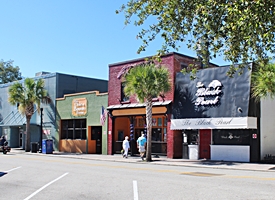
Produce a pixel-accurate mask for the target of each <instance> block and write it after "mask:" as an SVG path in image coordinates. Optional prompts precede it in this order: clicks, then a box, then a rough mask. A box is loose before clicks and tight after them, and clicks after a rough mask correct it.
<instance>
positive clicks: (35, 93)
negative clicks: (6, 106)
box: [8, 78, 51, 152]
mask: <svg viewBox="0 0 275 200" xmlns="http://www.w3.org/2000/svg"><path fill="white" fill-rule="evenodd" d="M8 100H9V102H10V103H11V104H12V105H16V104H17V103H19V107H18V109H19V111H20V112H21V113H22V114H25V116H26V120H27V122H26V140H25V141H26V142H25V151H26V152H29V151H30V139H31V135H30V120H31V117H32V115H33V114H34V112H35V110H34V105H36V109H37V111H38V112H40V103H41V102H43V103H50V101H51V100H50V98H49V97H48V96H47V90H45V89H44V80H43V79H38V80H37V81H36V80H34V79H31V78H26V79H25V80H24V84H23V83H20V82H15V83H14V84H13V85H11V86H10V87H9V99H8Z"/></svg>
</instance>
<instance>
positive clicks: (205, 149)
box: [199, 129, 212, 159]
mask: <svg viewBox="0 0 275 200" xmlns="http://www.w3.org/2000/svg"><path fill="white" fill-rule="evenodd" d="M211 132H212V130H211V129H201V130H200V135H199V141H200V142H199V153H200V154H199V158H200V159H210V144H211Z"/></svg>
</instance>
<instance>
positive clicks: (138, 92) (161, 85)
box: [124, 63, 171, 162]
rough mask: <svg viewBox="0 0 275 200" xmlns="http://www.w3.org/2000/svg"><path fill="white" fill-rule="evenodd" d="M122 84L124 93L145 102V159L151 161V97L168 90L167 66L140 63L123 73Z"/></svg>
mask: <svg viewBox="0 0 275 200" xmlns="http://www.w3.org/2000/svg"><path fill="white" fill-rule="evenodd" d="M124 86H125V87H124V93H125V95H127V96H131V95H134V96H135V97H136V98H137V100H138V101H139V102H141V103H144V102H145V105H146V124H147V153H146V161H147V162H150V161H152V157H151V152H152V145H151V138H152V99H153V97H156V96H159V95H163V94H164V93H165V92H168V91H169V90H170V88H171V86H170V80H169V71H168V69H167V68H165V67H163V66H156V65H155V64H153V63H146V64H140V65H137V66H135V67H134V68H132V69H130V70H129V71H128V73H126V74H125V82H124Z"/></svg>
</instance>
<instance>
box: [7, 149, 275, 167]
mask: <svg viewBox="0 0 275 200" xmlns="http://www.w3.org/2000/svg"><path fill="white" fill-rule="evenodd" d="M8 154H29V155H33V156H54V157H64V158H75V159H87V160H99V161H100V160H102V161H112V162H127V163H139V164H147V162H146V161H142V160H141V158H140V157H138V156H129V157H128V158H122V156H121V155H120V154H115V155H98V154H78V153H64V152H53V154H42V153H31V152H25V151H24V150H22V149H17V148H12V149H11V152H9V153H8ZM152 160H153V162H150V164H155V165H170V166H182V167H197V168H213V169H215V168H216V169H232V170H251V171H270V172H275V164H262V163H239V162H225V161H209V160H189V159H168V158H167V157H165V156H159V157H158V158H156V157H154V156H153V155H152Z"/></svg>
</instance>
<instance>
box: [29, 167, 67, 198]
mask: <svg viewBox="0 0 275 200" xmlns="http://www.w3.org/2000/svg"><path fill="white" fill-rule="evenodd" d="M67 174H69V173H68V172H67V173H65V174H63V175H62V176H59V177H58V178H56V179H54V180H53V181H51V182H49V183H48V184H46V185H44V186H43V187H41V188H40V189H38V190H36V191H35V192H34V193H32V194H31V195H30V196H28V197H27V198H25V199H24V200H29V199H30V198H32V197H33V196H34V195H36V194H37V193H38V192H40V191H42V190H43V189H45V188H46V187H48V186H49V185H51V184H52V183H54V182H55V181H58V180H59V179H61V178H63V177H64V176H66V175H67Z"/></svg>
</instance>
